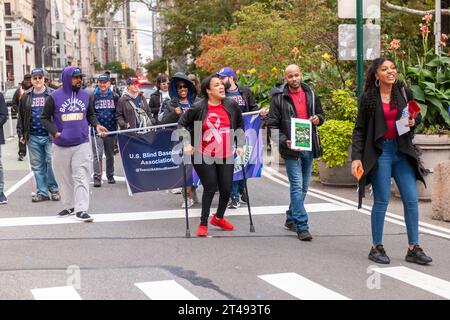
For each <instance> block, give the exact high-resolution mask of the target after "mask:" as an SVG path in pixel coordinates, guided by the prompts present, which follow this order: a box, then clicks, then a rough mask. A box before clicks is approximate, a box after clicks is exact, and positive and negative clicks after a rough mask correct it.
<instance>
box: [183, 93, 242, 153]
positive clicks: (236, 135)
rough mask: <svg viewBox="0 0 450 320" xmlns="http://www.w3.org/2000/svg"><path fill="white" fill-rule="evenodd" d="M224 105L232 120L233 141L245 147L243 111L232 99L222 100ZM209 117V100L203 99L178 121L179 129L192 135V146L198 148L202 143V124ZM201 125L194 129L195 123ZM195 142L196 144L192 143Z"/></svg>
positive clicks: (238, 145)
mask: <svg viewBox="0 0 450 320" xmlns="http://www.w3.org/2000/svg"><path fill="white" fill-rule="evenodd" d="M222 105H223V107H224V108H225V110H226V111H227V113H228V118H229V119H230V129H231V130H232V134H233V135H232V137H231V141H234V140H235V139H236V145H237V147H243V146H244V144H245V133H244V118H243V117H242V112H241V109H240V108H239V105H238V104H237V102H236V101H234V100H233V99H230V98H225V99H224V100H222ZM207 115H208V99H202V100H199V101H198V102H196V103H195V104H194V105H193V106H192V108H190V109H188V110H187V111H186V112H185V113H183V114H182V115H181V117H180V120H179V121H178V125H179V127H183V128H185V129H187V130H188V131H189V133H190V135H191V144H192V145H193V146H194V147H195V148H197V147H198V146H200V144H201V142H202V132H201V130H202V124H203V122H204V121H205V119H206V116H207ZM197 121H198V122H199V124H200V125H197V126H195V127H194V123H195V122H197ZM192 141H194V143H192Z"/></svg>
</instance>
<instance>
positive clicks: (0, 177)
mask: <svg viewBox="0 0 450 320" xmlns="http://www.w3.org/2000/svg"><path fill="white" fill-rule="evenodd" d="M4 187H5V181H4V178H3V164H2V145H1V144H0V193H2V192H3V188H4Z"/></svg>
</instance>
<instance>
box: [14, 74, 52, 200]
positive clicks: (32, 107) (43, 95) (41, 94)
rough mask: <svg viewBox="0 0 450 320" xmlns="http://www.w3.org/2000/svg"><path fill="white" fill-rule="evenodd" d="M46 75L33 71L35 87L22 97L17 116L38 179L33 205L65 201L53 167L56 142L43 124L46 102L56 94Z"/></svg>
mask: <svg viewBox="0 0 450 320" xmlns="http://www.w3.org/2000/svg"><path fill="white" fill-rule="evenodd" d="M44 76H45V75H44V70H42V69H33V70H32V71H31V82H32V84H33V86H32V87H31V88H30V89H29V90H28V91H26V92H25V94H24V95H23V96H22V99H21V100H20V105H19V114H18V117H17V136H18V137H19V140H20V142H21V143H23V144H25V145H27V146H28V152H29V153H28V155H29V157H30V166H31V171H33V174H34V179H35V180H36V194H35V195H33V196H32V198H31V201H32V202H41V201H48V200H50V199H51V200H53V201H59V200H60V199H61V196H60V194H59V188H58V183H57V182H56V180H55V175H54V173H53V168H52V140H51V137H50V134H49V132H48V131H47V130H46V129H45V128H44V126H43V125H42V122H41V115H42V111H43V110H44V106H45V101H46V100H47V99H48V97H49V96H50V94H51V93H52V92H53V90H51V89H49V88H48V87H47V86H45V80H44Z"/></svg>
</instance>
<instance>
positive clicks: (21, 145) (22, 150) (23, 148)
mask: <svg viewBox="0 0 450 320" xmlns="http://www.w3.org/2000/svg"><path fill="white" fill-rule="evenodd" d="M18 154H19V156H22V157H25V156H26V155H27V145H26V144H24V143H20V141H19V153H18Z"/></svg>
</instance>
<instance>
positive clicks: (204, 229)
mask: <svg viewBox="0 0 450 320" xmlns="http://www.w3.org/2000/svg"><path fill="white" fill-rule="evenodd" d="M207 235H208V226H202V225H199V226H198V228H197V236H198V237H206V236H207Z"/></svg>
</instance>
